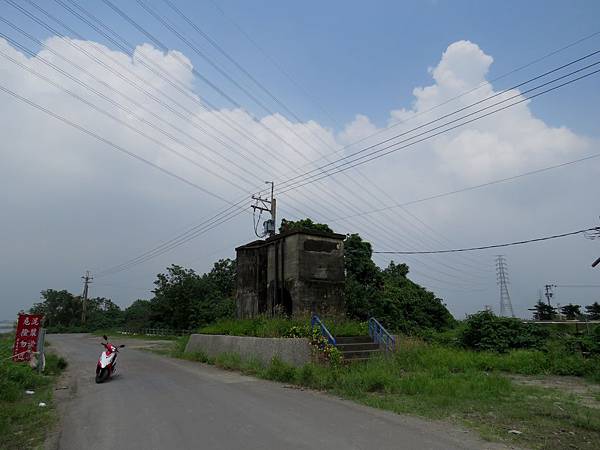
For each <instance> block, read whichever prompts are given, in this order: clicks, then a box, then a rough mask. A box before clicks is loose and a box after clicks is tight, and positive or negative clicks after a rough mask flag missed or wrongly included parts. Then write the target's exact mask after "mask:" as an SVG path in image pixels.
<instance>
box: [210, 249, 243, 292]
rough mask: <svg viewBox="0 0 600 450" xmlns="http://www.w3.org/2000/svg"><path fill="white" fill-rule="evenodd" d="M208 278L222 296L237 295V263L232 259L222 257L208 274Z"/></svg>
mask: <svg viewBox="0 0 600 450" xmlns="http://www.w3.org/2000/svg"><path fill="white" fill-rule="evenodd" d="M206 277H207V280H208V281H209V282H210V283H212V285H213V287H214V289H215V290H216V293H217V294H218V295H219V296H221V297H222V298H232V297H233V296H234V295H235V288H236V286H235V283H236V264H235V260H232V259H229V258H227V259H220V260H219V261H217V262H216V263H215V264H214V266H213V268H212V270H211V271H210V272H209V273H208V274H207V276H206Z"/></svg>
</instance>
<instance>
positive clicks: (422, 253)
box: [376, 74, 590, 254]
mask: <svg viewBox="0 0 600 450" xmlns="http://www.w3.org/2000/svg"><path fill="white" fill-rule="evenodd" d="M589 75H590V74H588V75H587V76H589ZM580 78H581V77H580ZM574 81H577V80H570V82H574ZM558 87H561V86H557V87H554V89H556V88H558ZM509 106H510V105H509ZM488 115H489V113H488ZM512 245H516V244H512ZM501 246H503V245H501ZM490 248H495V247H490ZM473 250H474V249H473ZM459 251H466V250H459ZM455 252H458V251H455ZM376 253H394V254H428V253H449V251H441V252H440V251H435V252H404V253H398V252H376Z"/></svg>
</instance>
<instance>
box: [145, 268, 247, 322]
mask: <svg viewBox="0 0 600 450" xmlns="http://www.w3.org/2000/svg"><path fill="white" fill-rule="evenodd" d="M154 284H155V285H156V288H155V289H154V291H153V292H154V298H153V299H152V300H151V301H150V303H151V321H152V322H154V323H155V324H160V325H161V326H166V327H169V328H173V329H192V328H196V327H198V326H201V325H205V324H207V323H210V322H213V321H214V320H216V319H217V318H220V317H222V316H224V315H231V314H232V310H233V306H234V305H233V303H232V302H233V293H234V289H235V264H234V263H233V261H231V260H222V261H219V262H217V263H216V264H215V266H214V267H213V269H212V271H211V272H210V273H208V274H204V275H198V274H197V273H196V272H195V271H194V270H192V269H185V268H183V267H181V266H177V265H172V266H171V267H168V268H167V273H161V274H158V275H157V279H156V281H155V282H154Z"/></svg>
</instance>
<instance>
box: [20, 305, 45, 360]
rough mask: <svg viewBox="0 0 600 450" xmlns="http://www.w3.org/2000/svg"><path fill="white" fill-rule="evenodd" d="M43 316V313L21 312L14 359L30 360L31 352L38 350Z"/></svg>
mask: <svg viewBox="0 0 600 450" xmlns="http://www.w3.org/2000/svg"><path fill="white" fill-rule="evenodd" d="M43 318H44V316H43V315H42V314H19V321H18V322H17V334H16V335H15V345H14V347H13V361H29V360H30V359H31V352H35V351H37V342H38V335H39V332H40V328H41V327H42V319H43Z"/></svg>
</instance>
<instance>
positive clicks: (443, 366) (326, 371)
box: [209, 340, 600, 449]
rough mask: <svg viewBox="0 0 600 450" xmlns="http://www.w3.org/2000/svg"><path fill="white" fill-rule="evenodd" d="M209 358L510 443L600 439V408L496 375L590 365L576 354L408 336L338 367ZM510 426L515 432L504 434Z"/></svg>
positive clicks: (554, 444)
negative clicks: (491, 348) (461, 345)
mask: <svg viewBox="0 0 600 450" xmlns="http://www.w3.org/2000/svg"><path fill="white" fill-rule="evenodd" d="M209 362H213V363H214V364H216V365H217V366H219V367H222V368H224V369H227V370H239V371H241V372H243V373H246V374H250V375H254V376H257V377H260V378H264V379H268V380H274V381H280V382H284V383H293V384H297V385H300V386H305V387H309V388H312V389H317V390H321V391H328V392H331V393H333V394H336V395H339V396H341V397H344V398H347V399H351V400H354V401H357V402H360V403H363V404H366V405H369V406H373V407H377V408H382V409H388V410H391V411H394V412H397V413H411V414H417V415H421V416H424V417H429V418H435V419H446V420H452V421H456V422H459V423H461V424H467V425H469V426H471V427H473V428H476V429H478V430H479V431H480V432H481V433H482V434H483V435H484V436H486V437H489V438H492V439H495V440H498V439H499V440H507V441H511V442H514V443H516V444H517V445H525V446H531V447H534V448H548V449H564V448H594V445H595V444H596V443H597V442H600V409H594V408H588V407H585V406H583V405H581V404H579V403H578V402H577V401H576V399H575V398H574V397H572V396H570V395H566V394H564V393H561V392H559V391H557V390H552V389H545V388H539V387H531V386H521V385H517V384H515V383H513V382H512V381H511V380H510V379H509V378H508V377H506V376H505V375H504V374H505V372H512V373H524V374H530V373H531V374H540V373H557V372H567V373H569V374H571V373H574V372H586V373H587V372H588V371H589V370H592V368H593V367H592V366H590V367H588V366H587V365H586V364H588V363H587V362H585V361H584V360H582V359H581V360H580V359H575V360H572V359H570V358H566V359H564V360H562V361H558V360H555V359H553V358H548V355H546V354H543V353H542V352H532V351H517V352H512V353H508V354H496V353H486V352H472V351H467V350H459V349H455V348H447V347H442V346H437V345H427V344H424V343H422V342H420V341H416V340H408V341H404V342H403V343H402V347H401V350H400V351H399V352H397V353H395V354H394V355H392V356H389V357H383V356H382V357H379V358H373V359H371V360H369V361H366V362H364V363H357V364H350V365H342V366H340V367H328V366H323V365H316V364H307V365H305V366H303V367H300V368H296V367H292V366H289V365H287V364H285V363H283V362H281V361H280V360H279V359H277V358H274V359H273V360H272V361H271V363H270V364H268V365H262V364H260V363H258V362H257V361H256V360H252V359H250V360H246V359H244V358H242V357H241V356H240V355H237V354H232V353H228V354H223V355H219V356H218V357H217V358H215V359H214V360H213V361H209ZM514 428H516V429H518V430H519V431H521V432H522V434H521V435H512V434H509V433H508V430H511V429H514ZM557 430H558V431H557Z"/></svg>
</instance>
